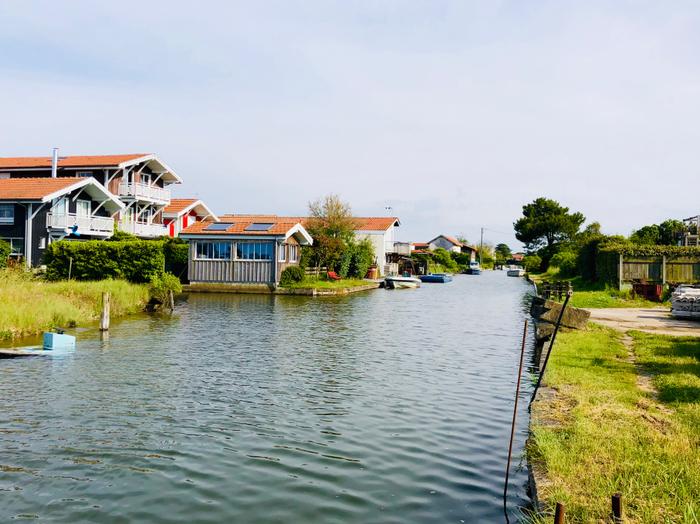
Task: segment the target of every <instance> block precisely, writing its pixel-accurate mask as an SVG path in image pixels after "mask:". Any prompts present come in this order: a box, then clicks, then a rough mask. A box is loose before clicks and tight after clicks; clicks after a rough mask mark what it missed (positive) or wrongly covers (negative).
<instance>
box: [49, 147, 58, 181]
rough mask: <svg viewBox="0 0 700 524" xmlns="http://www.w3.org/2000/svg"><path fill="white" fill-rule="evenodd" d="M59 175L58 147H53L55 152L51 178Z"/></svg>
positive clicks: (52, 157) (52, 158)
mask: <svg viewBox="0 0 700 524" xmlns="http://www.w3.org/2000/svg"><path fill="white" fill-rule="evenodd" d="M56 176H58V148H57V147H54V148H53V154H52V156H51V178H56Z"/></svg>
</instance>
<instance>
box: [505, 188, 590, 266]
mask: <svg viewBox="0 0 700 524" xmlns="http://www.w3.org/2000/svg"><path fill="white" fill-rule="evenodd" d="M585 220H586V217H584V216H583V215H582V214H581V213H578V212H576V213H569V208H568V207H564V206H562V205H561V204H560V203H559V202H557V201H556V200H552V199H549V198H543V197H540V198H537V199H536V200H534V201H533V202H532V203H530V204H526V205H524V206H523V217H522V218H520V219H518V220H517V221H516V222H515V223H514V224H513V226H514V228H515V238H517V239H518V240H520V241H521V242H523V243H524V244H525V247H526V248H527V249H528V251H538V250H540V249H543V248H544V254H545V255H547V256H548V257H551V256H552V255H553V254H554V250H555V247H556V246H557V244H560V243H562V242H566V241H569V240H571V239H572V238H573V237H574V236H575V235H576V233H578V230H579V228H580V227H581V224H583V223H584V222H585Z"/></svg>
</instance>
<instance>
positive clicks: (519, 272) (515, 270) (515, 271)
mask: <svg viewBox="0 0 700 524" xmlns="http://www.w3.org/2000/svg"><path fill="white" fill-rule="evenodd" d="M507 275H508V276H509V277H524V276H525V270H524V269H523V268H521V267H517V266H511V267H510V268H509V269H508V273H507Z"/></svg>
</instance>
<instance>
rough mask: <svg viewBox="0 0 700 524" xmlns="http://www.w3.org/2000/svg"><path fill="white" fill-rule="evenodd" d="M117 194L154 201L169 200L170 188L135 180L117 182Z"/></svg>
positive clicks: (164, 201) (165, 201)
mask: <svg viewBox="0 0 700 524" xmlns="http://www.w3.org/2000/svg"><path fill="white" fill-rule="evenodd" d="M119 196H120V197H130V198H135V199H137V200H152V201H154V202H163V203H168V202H170V190H169V189H163V188H162V187H158V186H149V185H148V184H140V183H136V182H132V183H121V184H119Z"/></svg>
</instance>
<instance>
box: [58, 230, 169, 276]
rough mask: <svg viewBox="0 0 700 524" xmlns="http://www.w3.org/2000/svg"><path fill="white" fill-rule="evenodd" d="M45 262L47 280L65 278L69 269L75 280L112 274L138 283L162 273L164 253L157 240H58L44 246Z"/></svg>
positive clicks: (161, 243)
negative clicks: (45, 247) (45, 248)
mask: <svg viewBox="0 0 700 524" xmlns="http://www.w3.org/2000/svg"><path fill="white" fill-rule="evenodd" d="M71 260H72V262H71ZM45 263H46V276H47V278H49V279H50V280H58V279H62V278H68V274H69V272H70V274H71V277H72V278H75V279H76V280H103V279H105V278H114V279H125V280H128V281H130V282H137V283H139V282H151V281H152V280H153V279H154V278H156V277H159V276H161V275H162V274H163V268H164V266H165V255H164V254H163V242H160V241H152V240H136V241H121V242H105V241H102V240H88V241H84V242H79V241H72V240H61V241H59V242H54V243H52V244H51V245H50V246H49V247H48V248H47V250H46V255H45Z"/></svg>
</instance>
